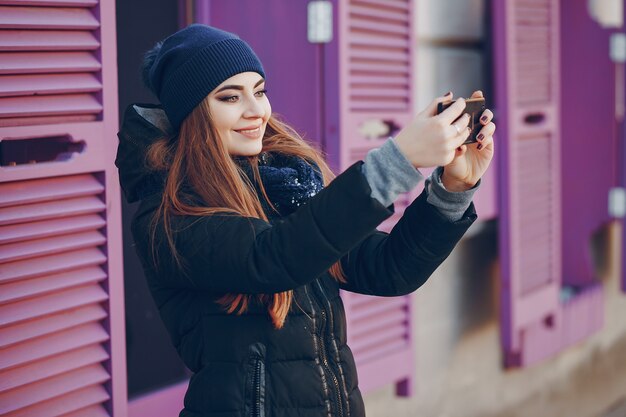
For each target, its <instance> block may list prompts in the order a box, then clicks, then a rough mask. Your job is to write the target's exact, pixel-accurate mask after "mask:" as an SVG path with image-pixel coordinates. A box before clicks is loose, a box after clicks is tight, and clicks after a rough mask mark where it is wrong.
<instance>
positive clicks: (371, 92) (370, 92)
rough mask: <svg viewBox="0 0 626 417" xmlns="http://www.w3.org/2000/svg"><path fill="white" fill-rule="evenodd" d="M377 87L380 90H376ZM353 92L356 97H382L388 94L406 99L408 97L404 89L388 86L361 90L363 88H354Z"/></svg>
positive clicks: (373, 86)
mask: <svg viewBox="0 0 626 417" xmlns="http://www.w3.org/2000/svg"><path fill="white" fill-rule="evenodd" d="M375 87H379V88H375ZM351 91H352V94H353V95H354V96H377V95H382V94H384V93H388V94H389V95H390V96H392V97H402V98H404V96H405V95H406V91H405V90H404V88H403V87H391V88H389V87H386V86H375V85H370V86H368V87H367V88H361V87H354V86H353V87H352V89H351Z"/></svg>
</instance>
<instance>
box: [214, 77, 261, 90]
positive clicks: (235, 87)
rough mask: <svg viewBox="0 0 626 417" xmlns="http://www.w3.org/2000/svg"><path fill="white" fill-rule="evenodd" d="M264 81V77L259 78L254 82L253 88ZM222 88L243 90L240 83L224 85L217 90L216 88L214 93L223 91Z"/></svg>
mask: <svg viewBox="0 0 626 417" xmlns="http://www.w3.org/2000/svg"><path fill="white" fill-rule="evenodd" d="M264 82H265V79H264V78H261V79H260V80H259V81H257V83H256V84H254V88H257V87H258V86H259V85H261V84H263V83H264ZM224 90H239V91H243V86H242V85H225V86H224V87H222V88H220V89H219V90H217V91H216V93H219V92H220V91H224Z"/></svg>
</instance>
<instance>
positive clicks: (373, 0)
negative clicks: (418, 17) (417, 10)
mask: <svg viewBox="0 0 626 417" xmlns="http://www.w3.org/2000/svg"><path fill="white" fill-rule="evenodd" d="M355 6H361V7H369V8H373V9H375V10H386V11H388V12H395V13H398V14H400V15H404V16H408V15H409V7H410V5H409V2H408V1H406V0H405V1H403V0H399V1H389V0H353V1H351V2H350V7H355Z"/></svg>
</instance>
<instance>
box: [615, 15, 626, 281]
mask: <svg viewBox="0 0 626 417" xmlns="http://www.w3.org/2000/svg"><path fill="white" fill-rule="evenodd" d="M624 21H626V7H624ZM623 31H624V28H622V32H623ZM617 70H618V71H621V72H622V77H621V79H622V85H621V88H622V89H623V90H622V97H623V98H624V100H625V101H626V64H621V65H620V66H618V69H617ZM623 106H624V107H625V108H626V102H625V103H623ZM621 122H622V123H621V126H622V129H621V132H618V135H621V137H620V139H621V140H620V141H618V143H619V146H618V149H619V150H621V152H620V151H618V155H619V156H618V158H620V157H621V158H620V160H619V163H618V180H617V181H618V185H619V186H621V187H624V188H626V118H624V117H623V116H622V120H621ZM624 223H625V222H624V221H623V220H622V291H623V292H626V267H624V266H623V262H624V261H623V260H624V259H626V224H624Z"/></svg>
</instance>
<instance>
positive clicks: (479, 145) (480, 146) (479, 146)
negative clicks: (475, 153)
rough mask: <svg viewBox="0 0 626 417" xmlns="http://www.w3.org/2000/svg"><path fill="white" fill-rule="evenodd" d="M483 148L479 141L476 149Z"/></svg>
mask: <svg viewBox="0 0 626 417" xmlns="http://www.w3.org/2000/svg"><path fill="white" fill-rule="evenodd" d="M482 148H483V144H482V143H479V144H478V146H477V147H476V149H478V150H479V151H480V150H481V149H482Z"/></svg>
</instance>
